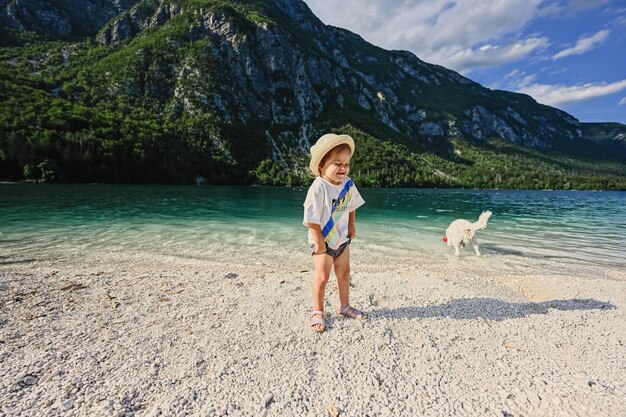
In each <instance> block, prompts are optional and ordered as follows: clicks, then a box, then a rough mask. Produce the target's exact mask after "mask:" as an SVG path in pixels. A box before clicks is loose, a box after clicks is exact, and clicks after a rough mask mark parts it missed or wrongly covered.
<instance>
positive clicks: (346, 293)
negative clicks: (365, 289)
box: [334, 246, 350, 307]
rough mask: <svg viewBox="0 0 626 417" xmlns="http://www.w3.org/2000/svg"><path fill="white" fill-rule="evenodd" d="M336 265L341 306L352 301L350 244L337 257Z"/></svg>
mask: <svg viewBox="0 0 626 417" xmlns="http://www.w3.org/2000/svg"><path fill="white" fill-rule="evenodd" d="M334 266H335V276H336V277H337V292H338V293H339V306H340V307H343V306H347V305H348V304H349V303H350V246H348V247H347V248H346V249H345V250H344V251H343V253H342V254H341V256H340V257H338V258H337V259H335V262H334Z"/></svg>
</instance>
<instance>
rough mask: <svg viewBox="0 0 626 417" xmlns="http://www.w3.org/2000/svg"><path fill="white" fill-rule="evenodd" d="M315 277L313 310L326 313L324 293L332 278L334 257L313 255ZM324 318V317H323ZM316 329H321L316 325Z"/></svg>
mask: <svg viewBox="0 0 626 417" xmlns="http://www.w3.org/2000/svg"><path fill="white" fill-rule="evenodd" d="M313 266H314V267H315V276H314V277H313V285H312V288H313V310H319V311H324V293H325V292H326V284H328V279H329V278H330V268H331V267H332V266H333V257H332V256H330V255H327V254H323V255H313ZM321 318H323V317H321ZM316 327H321V326H320V325H316Z"/></svg>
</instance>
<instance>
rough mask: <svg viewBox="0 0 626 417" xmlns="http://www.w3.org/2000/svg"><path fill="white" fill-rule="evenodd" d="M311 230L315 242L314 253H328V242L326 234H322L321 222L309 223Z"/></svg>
mask: <svg viewBox="0 0 626 417" xmlns="http://www.w3.org/2000/svg"><path fill="white" fill-rule="evenodd" d="M309 230H310V231H311V235H312V236H313V241H314V242H315V252H314V253H313V255H321V254H323V253H326V243H325V242H324V236H323V235H322V227H321V226H320V225H319V224H314V223H309Z"/></svg>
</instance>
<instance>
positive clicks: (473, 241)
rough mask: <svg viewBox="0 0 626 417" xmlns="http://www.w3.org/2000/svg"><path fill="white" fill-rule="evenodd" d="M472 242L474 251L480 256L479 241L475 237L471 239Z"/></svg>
mask: <svg viewBox="0 0 626 417" xmlns="http://www.w3.org/2000/svg"><path fill="white" fill-rule="evenodd" d="M470 242H472V246H473V247H474V251H476V255H478V256H480V251H479V250H478V239H476V236H475V235H474V237H473V238H471V239H470Z"/></svg>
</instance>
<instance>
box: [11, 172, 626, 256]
mask: <svg viewBox="0 0 626 417" xmlns="http://www.w3.org/2000/svg"><path fill="white" fill-rule="evenodd" d="M360 191H361V194H362V195H363V197H364V199H365V201H366V204H365V205H364V206H363V207H362V208H360V209H359V210H358V215H357V233H358V238H357V240H356V241H355V244H356V243H358V244H359V245H361V248H364V249H367V250H372V251H377V252H382V253H386V252H388V253H398V254H401V255H407V256H410V254H411V253H413V252H417V251H419V252H420V254H422V255H426V256H428V254H429V253H432V254H441V253H450V252H451V251H452V250H451V249H450V248H447V247H446V246H445V244H444V243H443V242H442V240H441V237H442V236H444V231H445V229H446V227H447V226H448V224H449V223H450V222H451V221H452V220H454V219H457V218H465V219H468V220H470V221H475V220H476V219H477V218H478V215H479V214H480V213H481V211H483V210H491V211H493V213H494V215H493V217H492V218H491V219H490V221H489V225H488V227H487V228H486V229H485V230H482V231H480V232H479V234H478V239H479V243H480V245H481V251H482V252H483V254H485V255H488V254H503V255H507V254H513V255H520V256H527V257H533V258H534V257H540V258H559V259H561V260H563V261H566V262H572V263H584V264H592V265H593V264H597V265H606V266H618V267H622V266H626V259H625V258H626V256H625V255H626V252H625V250H624V246H623V240H624V238H625V237H626V192H573V191H572V192H569V191H498V190H460V189H452V190H443V189H441V190H440V189H365V188H364V189H360ZM305 194H306V188H270V187H217V186H203V187H196V186H158V185H154V186H136V185H34V184H0V265H2V264H5V265H6V264H11V263H14V262H22V263H25V262H29V261H30V260H50V259H63V258H66V257H68V256H72V257H80V256H82V255H90V256H94V255H97V254H98V253H103V252H120V253H122V252H124V253H134V254H139V255H141V254H146V255H148V254H149V255H152V256H154V255H155V254H156V255H159V254H177V255H179V256H188V257H196V258H202V257H204V256H206V254H207V253H213V254H215V253H216V252H219V251H220V248H223V247H229V248H232V247H233V246H237V247H240V248H241V250H243V251H254V250H255V248H258V247H259V246H261V245H265V246H282V247H288V248H295V249H298V250H300V248H301V250H303V251H307V250H308V248H307V245H306V228H304V227H303V226H302V225H301V221H302V202H303V200H304V197H305ZM466 251H467V253H468V254H470V253H471V252H473V251H472V250H471V247H470V248H466Z"/></svg>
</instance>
